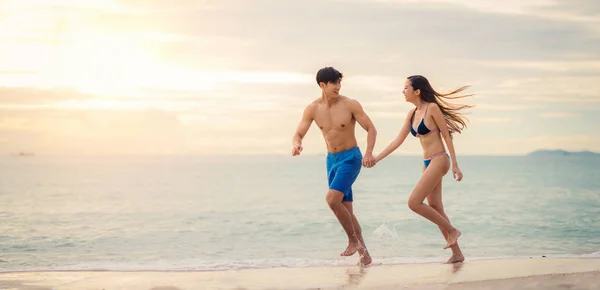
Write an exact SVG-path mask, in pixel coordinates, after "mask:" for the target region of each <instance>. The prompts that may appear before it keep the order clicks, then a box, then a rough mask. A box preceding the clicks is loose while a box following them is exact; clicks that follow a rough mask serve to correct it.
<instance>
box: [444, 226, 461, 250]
mask: <svg viewBox="0 0 600 290" xmlns="http://www.w3.org/2000/svg"><path fill="white" fill-rule="evenodd" d="M460 234H461V232H460V231H459V230H458V229H454V231H451V232H448V244H447V245H446V246H445V247H444V250H445V249H448V248H450V247H452V246H454V245H455V244H456V242H458V237H460Z"/></svg>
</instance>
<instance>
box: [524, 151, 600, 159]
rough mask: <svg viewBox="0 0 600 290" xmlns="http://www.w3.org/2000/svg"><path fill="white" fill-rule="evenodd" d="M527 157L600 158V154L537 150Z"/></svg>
mask: <svg viewBox="0 0 600 290" xmlns="http://www.w3.org/2000/svg"><path fill="white" fill-rule="evenodd" d="M527 156H584V157H586V156H589V157H592V156H600V153H597V152H592V151H566V150H536V151H533V152H531V153H529V154H527Z"/></svg>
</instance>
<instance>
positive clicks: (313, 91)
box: [0, 0, 600, 155]
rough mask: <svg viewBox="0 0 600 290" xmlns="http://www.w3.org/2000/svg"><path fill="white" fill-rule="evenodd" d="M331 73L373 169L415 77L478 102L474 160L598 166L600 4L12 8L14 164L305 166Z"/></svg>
mask: <svg viewBox="0 0 600 290" xmlns="http://www.w3.org/2000/svg"><path fill="white" fill-rule="evenodd" d="M325 66H333V67H335V68H337V69H338V70H340V71H341V72H342V73H343V74H344V76H345V77H344V80H343V82H342V90H341V93H342V94H343V95H346V96H348V97H350V98H353V99H356V100H358V101H359V102H360V103H361V104H362V106H363V108H364V109H365V111H366V113H367V114H368V115H369V116H370V118H371V119H372V120H373V122H374V124H375V126H376V127H377V129H378V138H377V143H376V145H375V153H377V152H379V151H381V150H383V148H385V146H387V145H388V143H389V142H390V141H391V140H393V139H394V138H395V136H396V135H397V134H398V131H399V130H400V127H401V126H402V121H403V119H404V117H405V116H406V113H407V112H408V111H409V110H410V109H411V107H412V105H411V104H409V103H406V102H405V101H404V97H403V96H402V89H403V85H404V81H405V79H406V77H407V76H409V75H413V74H421V75H424V76H426V77H427V78H428V79H429V80H430V82H431V83H432V85H433V86H434V87H435V88H436V90H438V91H442V92H447V91H450V90H452V89H455V88H458V87H461V86H464V85H470V86H471V87H470V88H469V90H467V91H466V92H468V93H474V94H475V96H473V97H470V98H468V99H462V100H460V102H461V103H465V104H471V105H475V107H474V108H472V109H469V110H467V111H466V112H465V113H466V114H467V115H466V116H467V117H468V119H469V123H468V124H467V128H466V129H465V130H464V131H463V132H462V134H459V135H456V136H455V137H454V143H455V147H456V152H457V154H459V155H461V154H464V155H519V154H526V153H528V152H530V151H533V150H536V149H558V148H560V149H566V150H592V151H600V135H599V134H598V133H597V131H596V124H597V123H598V121H599V120H600V117H598V112H600V2H598V1H595V0H570V1H567V0H528V1H520V0H504V1H501V2H498V1H495V0H438V1H430V0H424V1H416V0H303V1H281V0H252V1H250V0H247V1H244V0H218V1H217V0H214V1H210V0H204V1H202V0H200V1H198V0H171V1H159V0H0V154H11V153H15V152H34V153H36V154H38V155H43V154H47V155H65V154H66V155H69V154H75V155H106V154H109V155H110V154H199V155H229V154H261V155H264V154H291V148H292V147H291V138H292V135H293V133H294V130H295V128H296V126H297V124H298V121H299V120H300V116H301V114H302V110H303V109H304V107H305V106H306V105H307V104H308V103H310V102H311V101H312V100H314V99H315V98H317V97H319V95H320V89H319V87H318V86H317V84H316V81H315V74H316V72H317V70H318V69H320V68H322V67H325ZM357 137H358V141H359V146H360V147H361V148H363V149H364V148H366V133H365V132H364V131H363V130H362V129H361V128H360V127H359V126H357ZM325 150H326V147H325V144H324V141H323V138H322V135H321V132H320V131H319V130H318V128H317V126H316V125H314V124H313V126H312V127H311V129H310V130H309V132H308V134H307V136H306V138H305V140H304V151H303V154H324V153H325ZM395 154H411V155H413V154H416V155H420V154H421V149H420V145H419V143H418V140H417V139H415V138H412V136H409V138H407V140H406V141H405V144H403V145H402V147H400V149H398V150H397V151H396V153H395Z"/></svg>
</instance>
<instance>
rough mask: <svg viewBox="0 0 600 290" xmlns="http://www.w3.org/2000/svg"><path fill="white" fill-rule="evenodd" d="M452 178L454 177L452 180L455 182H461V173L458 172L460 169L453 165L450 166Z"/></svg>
mask: <svg viewBox="0 0 600 290" xmlns="http://www.w3.org/2000/svg"><path fill="white" fill-rule="evenodd" d="M452 176H454V179H455V180H456V181H461V180H462V178H463V174H462V171H460V168H458V165H453V166H452Z"/></svg>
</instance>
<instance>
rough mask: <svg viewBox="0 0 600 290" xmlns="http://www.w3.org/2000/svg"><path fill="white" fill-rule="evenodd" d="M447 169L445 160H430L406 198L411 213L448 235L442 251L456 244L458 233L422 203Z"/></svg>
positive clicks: (448, 162) (447, 161) (448, 166)
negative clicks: (421, 217)
mask: <svg viewBox="0 0 600 290" xmlns="http://www.w3.org/2000/svg"><path fill="white" fill-rule="evenodd" d="M449 169H450V161H449V160H448V159H447V158H434V159H433V160H431V163H430V164H429V166H428V167H427V169H426V170H425V172H424V173H423V175H422V176H421V179H420V180H419V182H417V185H415V188H414V189H413V191H412V193H411V194H410V197H409V198H408V207H409V208H410V209H411V210H412V211H414V212H416V213H417V214H419V215H421V216H423V217H424V218H426V219H428V220H429V221H431V222H433V223H435V224H436V225H437V226H438V227H439V228H441V229H443V230H445V231H446V232H447V233H448V238H447V242H448V243H447V244H446V246H445V247H444V249H447V248H450V247H451V246H453V245H454V244H456V241H457V240H458V237H459V236H460V231H459V230H458V229H456V228H454V227H453V226H452V224H451V223H450V222H449V221H448V220H447V219H446V218H444V217H443V216H442V215H440V214H439V213H438V212H437V211H436V210H434V209H433V208H431V207H430V206H429V205H427V204H424V203H423V201H425V198H427V196H428V195H430V194H431V193H432V192H433V189H434V187H435V186H436V185H437V184H438V183H439V182H441V180H442V177H444V175H445V174H446V173H447V172H448V170H449Z"/></svg>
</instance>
